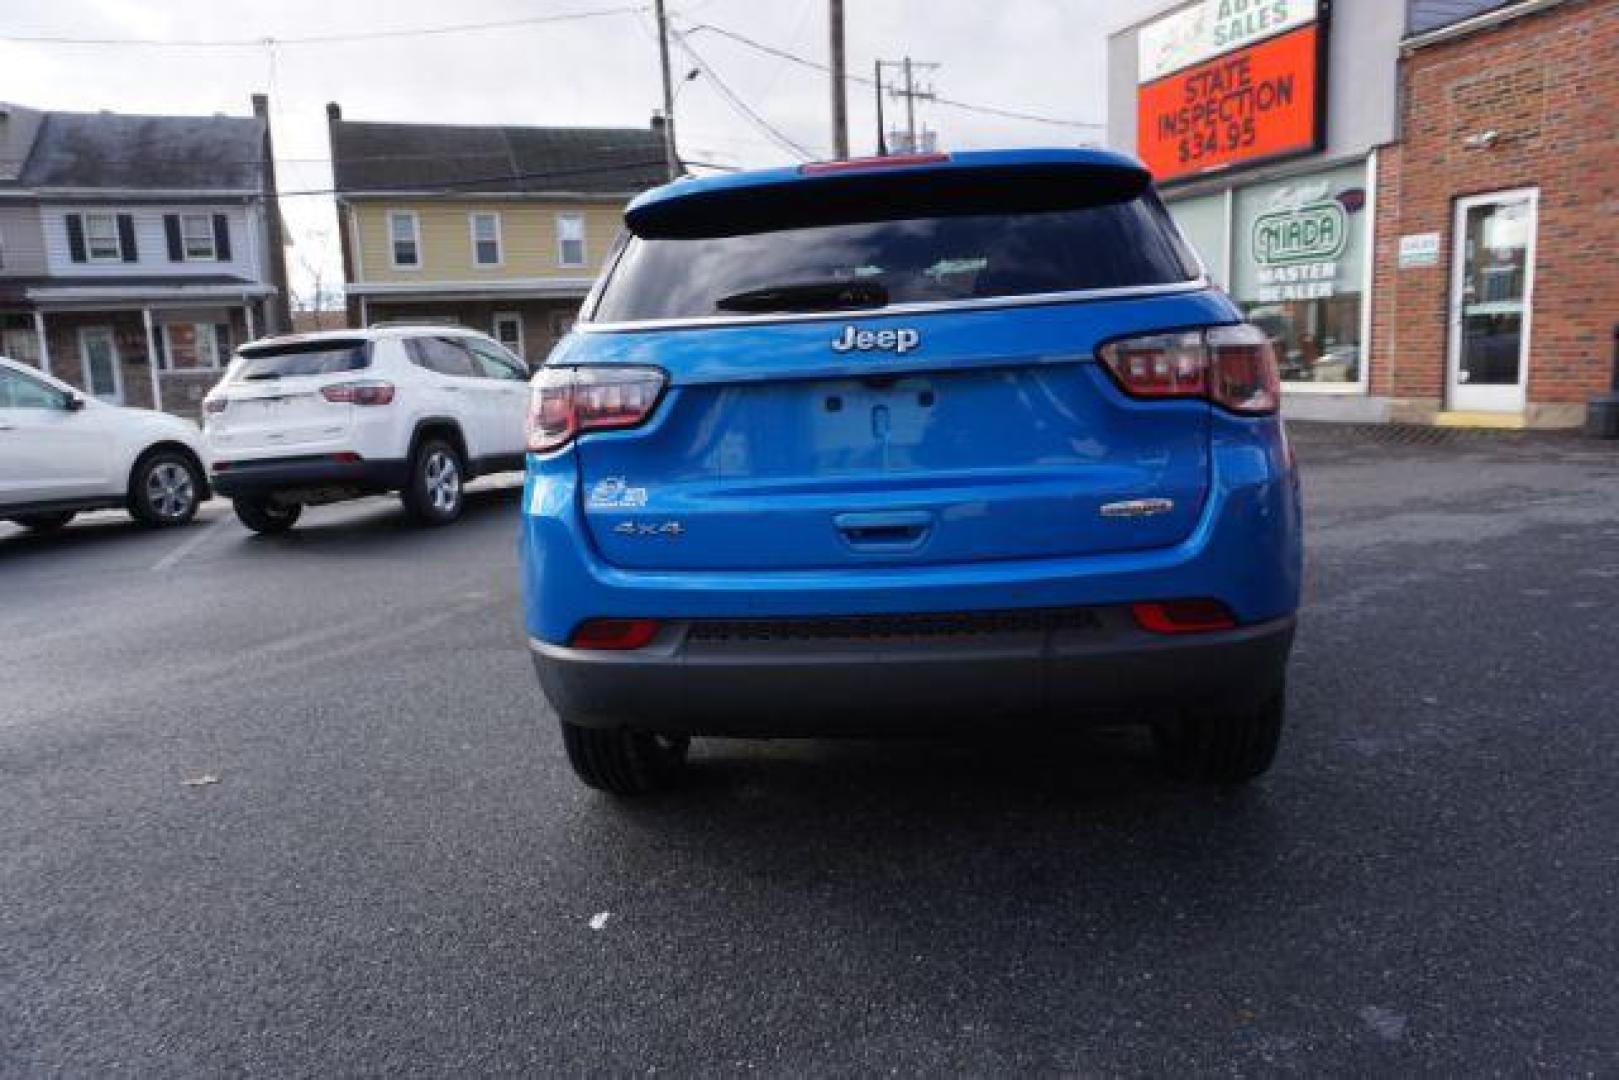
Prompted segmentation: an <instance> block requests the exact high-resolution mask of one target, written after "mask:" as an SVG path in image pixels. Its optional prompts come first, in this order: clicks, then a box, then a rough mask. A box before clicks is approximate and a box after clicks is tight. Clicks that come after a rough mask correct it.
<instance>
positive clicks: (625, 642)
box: [568, 619, 658, 651]
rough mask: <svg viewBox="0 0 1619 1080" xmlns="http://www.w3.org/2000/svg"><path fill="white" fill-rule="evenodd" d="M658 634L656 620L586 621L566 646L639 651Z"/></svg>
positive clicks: (580, 625)
mask: <svg viewBox="0 0 1619 1080" xmlns="http://www.w3.org/2000/svg"><path fill="white" fill-rule="evenodd" d="M657 634H658V621H657V620H656V619H587V620H586V621H584V622H582V623H580V624H579V628H578V629H577V630H575V631H574V632H573V637H572V638H571V639H570V640H569V642H568V644H570V645H572V646H573V647H574V648H576V649H604V650H613V651H625V650H629V649H639V648H641V647H642V646H644V645H646V644H648V643H649V642H651V640H652V639H653V638H654V637H656V636H657Z"/></svg>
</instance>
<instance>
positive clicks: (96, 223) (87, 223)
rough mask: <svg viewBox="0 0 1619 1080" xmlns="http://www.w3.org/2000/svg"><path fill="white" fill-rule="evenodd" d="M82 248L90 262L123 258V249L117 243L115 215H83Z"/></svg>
mask: <svg viewBox="0 0 1619 1080" xmlns="http://www.w3.org/2000/svg"><path fill="white" fill-rule="evenodd" d="M84 250H85V251H86V252H87V253H88V254H89V256H90V261H91V262H119V261H121V260H122V259H123V257H124V249H123V248H122V247H121V246H120V245H119V243H118V217H117V215H115V214H86V215H84Z"/></svg>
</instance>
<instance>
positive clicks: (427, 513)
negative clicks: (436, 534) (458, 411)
mask: <svg viewBox="0 0 1619 1080" xmlns="http://www.w3.org/2000/svg"><path fill="white" fill-rule="evenodd" d="M465 477H466V465H465V464H464V463H463V462H462V460H461V455H460V454H458V453H456V450H455V447H453V446H451V445H450V444H449V443H447V442H445V441H444V440H442V439H425V440H423V442H422V444H421V445H420V446H418V447H417V448H416V453H415V454H413V455H412V456H411V459H410V479H409V480H408V481H407V482H406V484H405V489H404V491H402V492H400V493H399V498H400V501H402V502H403V503H404V504H405V513H407V514H409V515H410V517H411V520H413V521H415V522H416V523H417V524H419V525H448V524H449V523H450V522H452V521H454V520H455V519H456V518H458V517H460V516H461V510H462V508H463V507H464V506H465V505H466V493H465V491H464V490H463V484H464V483H465Z"/></svg>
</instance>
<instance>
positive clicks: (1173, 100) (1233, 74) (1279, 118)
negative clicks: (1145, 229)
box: [1136, 0, 1326, 181]
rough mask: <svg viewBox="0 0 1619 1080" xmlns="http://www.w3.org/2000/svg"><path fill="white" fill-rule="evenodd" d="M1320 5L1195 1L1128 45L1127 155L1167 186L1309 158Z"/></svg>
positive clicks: (1316, 115)
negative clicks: (1131, 89) (1132, 104)
mask: <svg viewBox="0 0 1619 1080" xmlns="http://www.w3.org/2000/svg"><path fill="white" fill-rule="evenodd" d="M1321 7H1322V5H1321V0H1200V2H1198V3H1195V4H1193V5H1192V6H1191V7H1187V8H1182V9H1181V10H1180V11H1177V12H1175V13H1173V14H1171V15H1166V16H1165V17H1164V18H1162V19H1158V20H1157V21H1155V22H1151V23H1148V24H1147V25H1146V26H1143V27H1142V28H1141V30H1140V32H1139V33H1138V34H1137V36H1136V49H1137V70H1138V76H1137V78H1138V83H1139V85H1138V87H1137V90H1136V153H1137V154H1138V155H1139V156H1140V157H1141V160H1142V161H1144V162H1146V164H1147V167H1148V168H1150V169H1151V170H1152V172H1153V175H1154V176H1155V177H1156V178H1157V179H1159V180H1160V181H1163V180H1175V179H1179V178H1181V177H1185V176H1193V175H1196V174H1198V173H1204V172H1210V171H1212V170H1216V169H1223V168H1229V167H1231V166H1233V165H1238V164H1243V163H1251V162H1255V161H1261V160H1264V159H1267V158H1274V157H1281V156H1284V155H1287V154H1294V153H1300V152H1303V151H1308V150H1314V149H1318V148H1319V147H1320V145H1321V137H1322V125H1321V103H1322V89H1323V86H1324V83H1323V81H1322V79H1323V74H1324V73H1323V71H1322V66H1323V65H1322V63H1321V54H1322V49H1323V45H1324V43H1325V40H1326V38H1325V26H1324V23H1323V19H1322V17H1321Z"/></svg>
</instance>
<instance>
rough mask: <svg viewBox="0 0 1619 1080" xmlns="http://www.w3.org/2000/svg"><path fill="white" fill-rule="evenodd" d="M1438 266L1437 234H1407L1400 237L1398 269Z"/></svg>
mask: <svg viewBox="0 0 1619 1080" xmlns="http://www.w3.org/2000/svg"><path fill="white" fill-rule="evenodd" d="M1438 265H1439V234H1438V233H1436V232H1423V233H1409V234H1407V235H1405V236H1402V237H1400V269H1401V270H1409V269H1410V268H1412V267H1414V266H1438Z"/></svg>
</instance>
